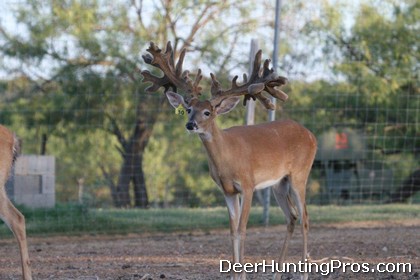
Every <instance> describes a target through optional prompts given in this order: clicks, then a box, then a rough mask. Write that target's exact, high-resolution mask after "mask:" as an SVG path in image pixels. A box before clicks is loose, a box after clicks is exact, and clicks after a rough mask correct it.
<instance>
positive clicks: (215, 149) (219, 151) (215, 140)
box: [199, 122, 226, 161]
mask: <svg viewBox="0 0 420 280" xmlns="http://www.w3.org/2000/svg"><path fill="white" fill-rule="evenodd" d="M224 133H225V132H224V131H223V130H221V129H220V128H219V127H218V126H217V125H216V123H215V122H213V123H212V124H211V126H210V127H209V129H207V130H206V132H204V133H201V134H199V136H200V139H201V141H202V142H203V145H204V147H205V149H206V151H207V155H208V158H209V161H210V160H211V161H214V160H215V159H222V158H223V154H224V153H223V149H224V148H226V143H225V142H226V141H225V139H224Z"/></svg>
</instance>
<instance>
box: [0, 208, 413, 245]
mask: <svg viewBox="0 0 420 280" xmlns="http://www.w3.org/2000/svg"><path fill="white" fill-rule="evenodd" d="M20 210H21V211H22V212H23V214H24V215H25V217H26V227H27V232H28V235H31V236H41V235H42V236H46V235H80V234H127V233H156V232H162V233H169V232H176V231H194V230H201V231H208V230H211V229H227V228H228V227H229V220H228V215H227V209H226V208H225V207H215V208H170V209H153V208H152V209H147V210H145V209H88V208H86V207H84V206H81V205H78V204H60V205H57V206H56V207H55V208H52V209H28V208H22V207H20ZM308 212H309V215H310V221H311V223H312V224H328V223H340V222H351V221H398V220H407V219H408V220H410V219H419V218H420V205H419V204H411V205H408V204H388V205H353V206H334V205H329V206H315V205H310V206H309V209H308ZM284 222H285V221H284V216H283V214H282V213H281V211H280V209H279V208H277V207H272V208H271V209H270V225H278V224H284ZM248 226H249V227H256V226H262V208H261V207H254V208H253V209H252V211H251V213H250V219H249V223H248ZM11 236H12V235H11V233H10V231H9V230H8V228H7V227H6V226H5V225H1V224H0V238H4V237H11Z"/></svg>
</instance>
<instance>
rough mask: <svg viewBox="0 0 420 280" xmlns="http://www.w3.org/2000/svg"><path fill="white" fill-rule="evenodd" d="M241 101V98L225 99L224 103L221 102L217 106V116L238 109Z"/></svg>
mask: <svg viewBox="0 0 420 280" xmlns="http://www.w3.org/2000/svg"><path fill="white" fill-rule="evenodd" d="M239 100H241V98H240V97H231V98H226V99H223V100H222V102H220V103H219V104H218V105H216V107H215V109H216V114H217V115H220V114H226V113H229V112H230V111H231V110H232V109H233V108H235V107H236V105H237V104H238V102H239Z"/></svg>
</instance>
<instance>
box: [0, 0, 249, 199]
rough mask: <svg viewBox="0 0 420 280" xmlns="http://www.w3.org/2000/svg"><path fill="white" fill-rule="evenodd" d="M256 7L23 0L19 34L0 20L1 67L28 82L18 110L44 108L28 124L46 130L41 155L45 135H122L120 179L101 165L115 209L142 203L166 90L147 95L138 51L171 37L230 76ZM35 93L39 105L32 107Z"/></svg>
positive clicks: (44, 146) (18, 13)
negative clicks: (147, 158)
mask: <svg viewBox="0 0 420 280" xmlns="http://www.w3.org/2000/svg"><path fill="white" fill-rule="evenodd" d="M146 2H147V3H146ZM252 5H253V3H252V1H241V3H237V1H194V3H192V2H190V1H177V2H176V3H175V2H174V1H171V0H165V1H160V2H159V3H153V4H151V3H150V2H148V1H141V0H140V1H99V0H90V1H81V0H68V1H37V0H27V1H25V2H24V3H20V4H19V5H18V6H17V7H15V16H16V20H17V23H18V26H19V30H21V31H22V32H19V33H17V32H14V31H13V30H8V29H7V26H5V25H4V24H3V25H1V26H0V42H1V44H0V52H1V53H2V56H3V63H2V69H3V70H4V71H7V72H8V73H9V74H10V75H11V76H15V77H16V76H19V77H22V79H26V80H27V81H28V83H30V86H29V88H30V89H29V90H28V91H27V92H26V96H25V97H22V99H20V102H21V105H20V106H21V107H20V108H23V107H25V106H37V105H35V104H38V105H39V111H37V114H36V115H35V114H34V115H33V116H27V118H22V120H23V121H24V122H25V123H26V125H27V126H28V127H30V126H38V127H39V130H40V131H42V132H41V133H40V134H39V135H40V137H42V139H44V140H43V141H41V142H42V145H41V146H42V148H41V150H43V152H45V150H46V149H47V140H48V139H49V138H51V136H50V135H48V134H51V133H56V134H57V135H58V136H66V135H67V134H69V133H73V134H77V133H81V132H82V133H88V131H92V130H98V129H102V130H104V131H105V132H107V133H109V134H110V135H113V136H114V137H115V138H116V139H117V140H118V145H117V146H116V149H117V150H118V152H119V154H120V156H121V160H120V164H121V166H120V170H119V175H118V179H117V180H115V178H114V176H113V172H112V170H113V169H114V168H113V167H112V166H113V165H114V164H115V163H112V162H111V163H110V162H102V163H99V164H100V165H101V166H100V167H101V170H102V173H103V175H104V177H105V178H106V179H107V182H108V185H109V187H110V190H111V195H112V198H113V201H114V204H115V206H117V207H129V206H130V205H132V202H134V205H135V206H136V207H147V206H148V203H149V202H148V194H147V191H146V184H145V182H146V181H145V175H144V172H143V165H144V162H143V161H144V151H145V148H146V147H147V144H148V141H149V138H150V136H151V134H152V130H153V127H154V124H155V122H156V120H157V118H158V116H159V114H161V111H162V108H163V107H164V106H163V105H162V104H164V103H162V97H161V96H160V95H146V94H144V85H143V84H142V83H141V80H142V78H141V76H140V75H139V70H140V68H141V67H143V62H142V60H141V53H142V52H144V48H145V46H147V44H148V42H149V41H154V42H156V43H158V44H159V45H164V43H166V41H168V40H172V41H173V42H174V48H175V49H176V50H177V51H179V50H180V49H181V48H184V47H187V48H189V49H190V51H191V52H195V53H196V56H197V57H200V59H202V58H204V60H205V61H209V60H210V61H211V62H212V64H213V65H216V67H212V68H213V69H214V68H216V69H217V71H216V72H226V71H227V69H228V68H229V67H231V64H232V63H231V61H230V59H229V58H230V57H231V56H232V53H233V52H234V51H235V50H236V49H237V44H236V43H237V42H238V40H240V39H241V35H243V34H246V33H247V32H250V31H251V30H252V28H253V27H254V26H255V19H254V18H253V17H248V16H249V11H251V10H252ZM232 14H234V15H237V17H234V18H232V17H230V18H231V21H230V22H225V21H219V20H217V19H218V18H224V17H227V16H228V15H232ZM215 57H217V59H215ZM10 61H12V62H13V63H8V62H10ZM36 98H38V100H39V102H37V103H33V102H34V100H36ZM47 107H48V108H50V111H48V112H49V114H45V112H46V111H45V110H46V108H47ZM43 112H44V113H43ZM51 112H53V114H51ZM56 127H63V128H65V129H60V130H58V129H56ZM92 135H97V134H95V133H93V134H92ZM111 148H112V149H114V148H115V147H114V146H113V147H111ZM130 185H132V186H133V191H132V193H133V194H134V199H132V197H131V195H130Z"/></svg>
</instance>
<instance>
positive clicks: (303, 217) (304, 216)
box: [291, 175, 309, 280]
mask: <svg viewBox="0 0 420 280" xmlns="http://www.w3.org/2000/svg"><path fill="white" fill-rule="evenodd" d="M307 178H308V176H307V175H305V176H300V177H297V176H295V177H293V178H292V185H293V188H292V189H291V193H292V196H293V199H294V201H295V203H296V206H297V209H298V212H299V218H300V223H301V230H302V239H303V248H302V263H307V257H308V231H309V216H308V212H307V210H306V202H305V194H306V182H307ZM301 279H304V280H306V279H308V273H307V272H306V269H305V272H304V273H303V274H302V275H301Z"/></svg>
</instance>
